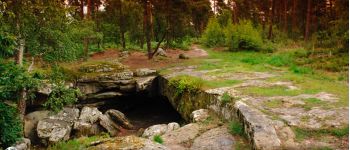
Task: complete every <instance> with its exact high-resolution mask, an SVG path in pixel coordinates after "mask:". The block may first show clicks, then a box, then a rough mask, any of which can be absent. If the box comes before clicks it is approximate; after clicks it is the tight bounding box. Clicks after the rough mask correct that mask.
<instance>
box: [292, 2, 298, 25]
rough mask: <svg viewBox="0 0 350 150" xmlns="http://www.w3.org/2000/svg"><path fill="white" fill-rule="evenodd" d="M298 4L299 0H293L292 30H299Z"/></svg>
mask: <svg viewBox="0 0 350 150" xmlns="http://www.w3.org/2000/svg"><path fill="white" fill-rule="evenodd" d="M297 6H298V0H293V9H292V31H293V32H296V31H297Z"/></svg>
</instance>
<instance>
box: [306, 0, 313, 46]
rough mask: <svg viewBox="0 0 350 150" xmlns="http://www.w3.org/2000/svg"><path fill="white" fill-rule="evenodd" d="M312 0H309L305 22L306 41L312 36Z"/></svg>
mask: <svg viewBox="0 0 350 150" xmlns="http://www.w3.org/2000/svg"><path fill="white" fill-rule="evenodd" d="M311 1H312V0H307V11H306V23H305V33H304V41H308V40H309V36H310V22H311V5H312V3H311Z"/></svg>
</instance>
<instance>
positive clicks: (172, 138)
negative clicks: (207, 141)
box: [161, 123, 202, 149]
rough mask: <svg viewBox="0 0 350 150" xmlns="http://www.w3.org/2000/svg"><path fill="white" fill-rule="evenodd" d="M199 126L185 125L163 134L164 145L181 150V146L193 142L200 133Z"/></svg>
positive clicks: (193, 124)
mask: <svg viewBox="0 0 350 150" xmlns="http://www.w3.org/2000/svg"><path fill="white" fill-rule="evenodd" d="M201 130H202V129H201V126H200V125H199V124H197V123H190V124H187V125H185V126H183V127H181V128H179V129H177V130H173V131H170V132H167V133H165V134H163V135H162V136H161V137H162V139H163V140H164V145H165V146H167V147H171V148H172V149H182V144H186V143H189V142H191V141H193V140H194V139H195V138H196V137H197V136H198V135H199V134H200V132H201Z"/></svg>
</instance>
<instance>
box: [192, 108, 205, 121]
mask: <svg viewBox="0 0 350 150" xmlns="http://www.w3.org/2000/svg"><path fill="white" fill-rule="evenodd" d="M208 117H209V110H207V109H198V110H195V111H193V112H192V113H191V118H192V121H193V122H201V121H204V120H206V119H207V118H208Z"/></svg>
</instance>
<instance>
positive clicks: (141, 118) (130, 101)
mask: <svg viewBox="0 0 350 150" xmlns="http://www.w3.org/2000/svg"><path fill="white" fill-rule="evenodd" d="M112 101H114V103H110V104H108V105H104V106H102V107H100V110H101V111H102V112H105V111H106V110H108V109H116V110H119V111H121V112H123V113H124V115H125V116H126V117H127V118H128V119H129V121H130V122H131V123H132V124H133V126H134V129H133V131H127V133H126V135H128V134H132V133H135V132H137V131H139V130H140V129H141V128H143V129H146V128H148V127H149V126H152V125H156V124H167V123H170V122H177V123H179V124H182V123H184V122H185V121H184V119H183V118H182V117H181V115H180V114H179V113H178V112H177V111H176V110H175V109H174V108H173V106H172V105H171V104H170V102H169V101H168V100H167V99H166V98H165V97H149V96H147V94H144V93H136V94H131V95H127V96H121V97H118V98H116V99H113V100H112Z"/></svg>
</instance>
